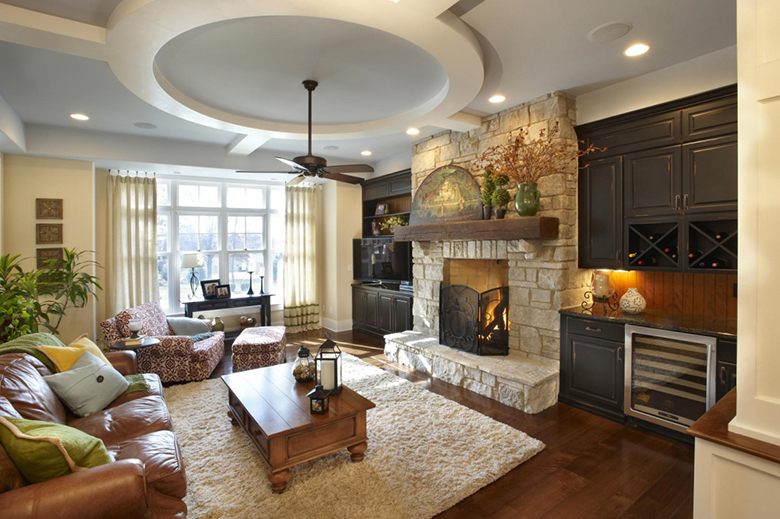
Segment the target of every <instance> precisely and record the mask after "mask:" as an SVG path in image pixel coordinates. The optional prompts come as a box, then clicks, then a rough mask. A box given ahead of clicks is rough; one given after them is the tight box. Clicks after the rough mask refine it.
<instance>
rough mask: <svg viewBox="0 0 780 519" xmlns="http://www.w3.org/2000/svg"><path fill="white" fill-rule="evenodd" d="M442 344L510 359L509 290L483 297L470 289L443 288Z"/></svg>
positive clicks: (440, 326) (502, 288) (487, 293)
mask: <svg viewBox="0 0 780 519" xmlns="http://www.w3.org/2000/svg"><path fill="white" fill-rule="evenodd" d="M439 342H440V343H441V344H444V345H446V346H450V347H453V348H457V349H459V350H463V351H466V352H469V353H474V354H476V355H507V354H508V353H509V287H499V288H493V289H491V290H488V291H486V292H482V293H481V294H480V293H479V292H477V291H476V290H474V289H473V288H470V287H467V286H466V285H449V286H446V287H442V288H441V291H440V297H439Z"/></svg>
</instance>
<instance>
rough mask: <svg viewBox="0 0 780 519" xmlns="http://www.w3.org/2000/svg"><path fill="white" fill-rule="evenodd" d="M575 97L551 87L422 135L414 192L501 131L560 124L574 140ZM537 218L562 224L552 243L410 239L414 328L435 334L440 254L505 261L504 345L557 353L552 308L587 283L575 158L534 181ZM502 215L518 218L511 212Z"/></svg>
mask: <svg viewBox="0 0 780 519" xmlns="http://www.w3.org/2000/svg"><path fill="white" fill-rule="evenodd" d="M575 121H576V105H575V99H574V98H573V97H571V96H569V95H567V94H565V93H562V92H554V93H552V94H548V95H546V96H543V97H540V98H538V99H535V100H533V101H531V102H529V103H525V104H522V105H519V106H515V107H512V108H509V109H507V110H504V111H502V112H500V113H498V114H494V115H491V116H487V117H485V118H484V119H483V120H482V126H481V127H480V128H478V129H474V130H471V131H469V132H467V133H462V132H452V131H446V132H442V133H439V134H436V135H434V136H432V137H429V138H427V139H424V140H421V141H419V142H417V143H415V145H414V149H413V154H412V194H414V193H415V191H416V190H417V187H418V186H419V185H420V184H421V183H422V181H423V180H424V179H425V177H426V176H428V174H429V173H431V172H432V171H433V170H434V169H436V168H438V167H440V166H446V165H449V164H456V165H459V166H462V167H464V168H466V169H469V170H470V166H471V162H472V161H474V160H475V159H476V157H477V155H479V154H480V153H482V152H483V151H485V149H487V148H488V147H490V146H493V145H495V144H499V143H503V142H506V138H507V134H509V133H512V132H513V131H516V130H517V129H519V128H521V127H527V128H528V129H529V131H530V133H531V137H536V136H538V135H539V130H540V129H547V130H549V129H550V128H552V127H553V126H554V125H555V123H556V122H557V123H558V124H559V129H560V134H559V138H560V139H563V140H565V141H566V142H569V143H571V144H572V145H574V144H576V134H575V133H574V124H575ZM539 190H540V191H541V195H542V196H541V210H540V212H539V216H554V217H557V218H558V219H559V221H560V227H559V237H558V239H556V240H513V241H495V240H485V241H469V242H458V241H453V242H415V243H414V244H413V263H414V267H413V268H414V310H413V314H414V329H415V330H416V331H419V332H422V333H424V334H426V335H432V336H436V337H438V334H439V317H438V313H439V284H440V283H441V282H442V280H443V270H444V259H445V258H457V259H468V258H471V259H485V260H498V259H505V260H508V263H509V287H510V288H509V298H510V302H509V305H510V316H509V317H510V321H511V331H510V340H509V347H510V349H512V350H516V351H519V352H522V354H524V355H526V356H528V357H533V358H536V359H539V360H546V359H556V360H557V359H559V358H560V319H559V315H558V310H559V309H561V308H564V307H567V306H573V305H576V304H577V303H578V302H579V301H580V300H581V298H582V293H583V288H582V287H584V286H586V285H587V284H588V282H589V274H590V273H589V271H582V270H579V269H578V268H577V163H576V162H572V163H571V164H570V166H569V167H567V168H566V170H565V171H562V172H559V173H555V174H552V175H549V176H547V177H545V178H543V179H542V180H541V181H540V182H539ZM507 217H510V218H511V217H518V216H517V214H516V213H514V211H513V210H511V207H510V210H509V211H507Z"/></svg>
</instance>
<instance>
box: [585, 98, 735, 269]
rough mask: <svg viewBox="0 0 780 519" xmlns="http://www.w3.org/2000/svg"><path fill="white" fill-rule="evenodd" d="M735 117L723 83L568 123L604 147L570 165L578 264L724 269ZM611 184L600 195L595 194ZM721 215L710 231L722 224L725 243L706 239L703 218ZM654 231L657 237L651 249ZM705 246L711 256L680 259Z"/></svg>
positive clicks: (729, 246)
mask: <svg viewBox="0 0 780 519" xmlns="http://www.w3.org/2000/svg"><path fill="white" fill-rule="evenodd" d="M736 117H737V97H736V86H731V87H725V88H721V89H718V90H715V91H712V92H706V93H704V94H699V95H697V96H692V97H690V98H685V99H681V100H678V101H674V102H671V103H665V104H663V105H659V106H656V107H650V108H646V109H643V110H639V111H636V112H632V113H629V114H624V115H620V116H617V117H612V118H609V119H605V120H603V121H597V122H594V123H589V124H586V125H583V126H579V127H577V128H576V130H577V134H578V137H580V138H581V139H583V140H584V142H585V145H588V144H594V145H596V146H599V147H605V146H607V147H609V149H607V151H606V152H604V153H601V154H599V155H596V156H595V157H597V158H598V160H586V159H585V158H583V159H582V160H581V162H580V166H581V167H582V169H581V170H580V177H579V200H578V208H579V247H580V249H579V266H580V267H581V268H608V269H622V268H631V269H633V268H638V269H643V270H657V271H668V272H684V271H702V270H707V271H708V272H722V273H733V272H734V271H735V270H736V264H737V261H736V260H737V257H736V227H737V221H736V210H737V135H736V129H737V126H736V125H737V120H736ZM593 158H594V156H590V157H588V158H587V159H593ZM587 162H590V164H589V165H587V167H586V164H587ZM618 166H620V170H616V168H618ZM612 176H620V177H621V178H619V179H618V178H611V177H612ZM621 184H622V188H621V191H620V193H619V195H618V194H616V195H615V196H614V197H613V198H612V199H608V197H607V195H606V194H605V193H609V192H610V189H612V187H613V186H619V185H621ZM621 195H622V197H621ZM727 215H728V216H727ZM725 218H729V219H731V220H732V221H731V222H730V223H724V224H719V225H720V226H721V227H722V229H718V230H716V231H715V233H713V236H714V234H720V233H719V231H721V230H726V231H727V232H728V243H725V242H724V243H718V242H717V241H716V242H712V236H710V235H709V234H708V233H709V232H710V230H711V229H710V228H709V227H710V226H709V224H707V223H704V224H702V223H701V222H709V221H713V220H723V219H725ZM659 219H661V220H659ZM732 228H733V232H732V230H731V229H732ZM667 232H668V234H667ZM654 236H655V237H662V238H663V240H664V242H665V243H664V244H663V245H659V244H657V243H656V244H655V246H653V244H651V243H650V242H651V241H653V239H652V238H653V237H654ZM656 249H658V250H656ZM662 249H668V250H669V251H670V252H667V253H666V254H661V253H660V252H661V250H662ZM708 251H710V252H713V254H714V255H715V256H718V257H713V259H714V260H716V261H714V262H709V263H707V264H705V263H702V261H701V260H700V261H699V262H697V263H696V264H695V265H694V264H692V263H691V262H689V261H688V254H689V252H699V253H701V254H703V255H706V254H707V252H708ZM672 255H674V256H676V257H672ZM721 256H722V257H721ZM721 259H722V260H725V263H726V264H727V267H723V266H721V265H722V263H721V262H720V261H717V260H721ZM702 265H704V266H702Z"/></svg>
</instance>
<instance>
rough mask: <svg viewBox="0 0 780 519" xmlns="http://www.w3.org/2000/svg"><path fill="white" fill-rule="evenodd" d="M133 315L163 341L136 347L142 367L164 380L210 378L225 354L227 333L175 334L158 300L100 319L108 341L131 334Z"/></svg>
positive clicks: (142, 331)
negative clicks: (197, 336) (196, 338)
mask: <svg viewBox="0 0 780 519" xmlns="http://www.w3.org/2000/svg"><path fill="white" fill-rule="evenodd" d="M131 319H139V320H141V322H142V323H143V328H141V332H140V333H143V334H144V335H146V336H149V337H154V338H155V339H159V341H160V344H158V345H156V346H148V347H146V348H139V349H138V350H136V353H137V355H138V371H139V372H141V373H157V374H158V375H159V376H160V378H161V379H162V381H163V382H189V381H193V380H203V379H206V378H208V377H209V375H211V372H212V371H214V368H216V367H217V364H219V361H220V360H221V359H222V356H223V355H224V352H225V334H224V333H222V332H215V334H214V335H212V336H211V337H208V338H206V339H203V340H200V341H197V342H195V341H193V339H192V337H189V336H186V335H173V331H172V330H171V328H170V326H169V325H168V319H167V317H166V315H165V311H164V310H163V309H162V307H161V306H160V304H159V303H156V302H152V303H144V304H142V305H140V306H136V307H133V308H128V309H127V310H124V311H123V312H120V313H119V314H117V315H116V316H115V317H112V318H110V319H106V320H105V321H103V322H102V323H100V327H101V328H102V329H103V336H104V337H105V340H106V344H108V345H109V346H110V345H111V344H114V343H116V342H119V341H121V340H123V339H125V338H127V337H129V336H130V335H131V332H130V328H129V324H130V320H131Z"/></svg>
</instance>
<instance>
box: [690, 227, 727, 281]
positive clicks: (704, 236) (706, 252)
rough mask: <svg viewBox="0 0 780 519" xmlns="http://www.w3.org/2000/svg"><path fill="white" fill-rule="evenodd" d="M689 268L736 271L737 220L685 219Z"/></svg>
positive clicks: (691, 270) (697, 270)
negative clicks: (686, 223) (686, 221)
mask: <svg viewBox="0 0 780 519" xmlns="http://www.w3.org/2000/svg"><path fill="white" fill-rule="evenodd" d="M688 253H689V256H687V257H686V258H685V260H686V264H687V267H688V270H689V271H690V272H704V271H706V272H716V271H717V272H724V273H731V274H733V273H735V272H736V271H737V220H736V219H730V220H722V219H718V220H692V221H689V222H688Z"/></svg>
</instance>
